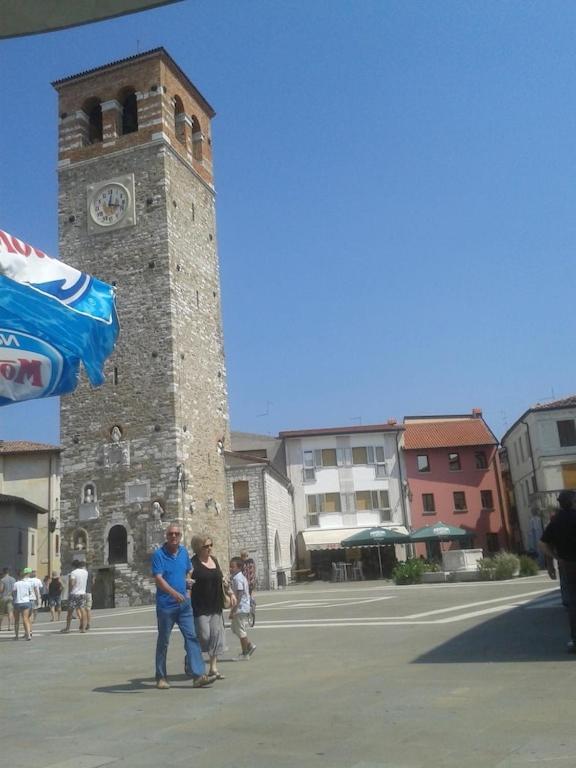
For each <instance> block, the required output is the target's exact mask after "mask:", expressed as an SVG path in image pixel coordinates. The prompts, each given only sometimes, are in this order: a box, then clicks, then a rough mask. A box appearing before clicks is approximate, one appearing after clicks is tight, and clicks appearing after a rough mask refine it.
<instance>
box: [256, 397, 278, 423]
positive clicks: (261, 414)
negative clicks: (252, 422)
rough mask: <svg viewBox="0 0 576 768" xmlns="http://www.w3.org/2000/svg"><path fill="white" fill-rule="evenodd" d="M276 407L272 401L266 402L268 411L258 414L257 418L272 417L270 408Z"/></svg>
mask: <svg viewBox="0 0 576 768" xmlns="http://www.w3.org/2000/svg"><path fill="white" fill-rule="evenodd" d="M271 405H274V403H273V402H272V401H271V400H266V410H265V411H264V413H257V414H256V418H257V419H259V418H260V417H261V416H270V406H271Z"/></svg>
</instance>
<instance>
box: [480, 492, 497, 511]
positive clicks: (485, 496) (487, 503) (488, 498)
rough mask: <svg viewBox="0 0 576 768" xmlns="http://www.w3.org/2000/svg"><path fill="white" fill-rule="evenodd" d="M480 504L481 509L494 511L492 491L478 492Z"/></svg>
mask: <svg viewBox="0 0 576 768" xmlns="http://www.w3.org/2000/svg"><path fill="white" fill-rule="evenodd" d="M480 503H481V505H482V509H494V498H493V496H492V491H480Z"/></svg>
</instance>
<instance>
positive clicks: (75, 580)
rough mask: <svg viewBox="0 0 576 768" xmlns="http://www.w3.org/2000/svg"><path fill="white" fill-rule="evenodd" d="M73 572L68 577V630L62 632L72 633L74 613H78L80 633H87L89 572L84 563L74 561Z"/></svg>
mask: <svg viewBox="0 0 576 768" xmlns="http://www.w3.org/2000/svg"><path fill="white" fill-rule="evenodd" d="M72 567H73V569H74V570H73V571H71V573H70V575H69V576H68V613H67V614H66V628H65V629H61V630H60V631H61V632H62V633H63V634H65V633H66V632H70V624H71V623H72V616H73V615H74V611H77V612H78V619H79V621H80V626H79V630H80V632H86V624H87V616H86V584H87V583H88V571H87V570H86V567H85V565H84V563H82V562H80V560H74V561H73V563H72Z"/></svg>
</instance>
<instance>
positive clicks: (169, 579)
mask: <svg viewBox="0 0 576 768" xmlns="http://www.w3.org/2000/svg"><path fill="white" fill-rule="evenodd" d="M181 538H182V531H181V530H180V526H179V525H177V524H176V523H171V524H170V525H169V526H168V528H167V529H166V542H165V543H164V544H163V545H162V546H161V547H160V548H159V549H157V550H156V551H155V552H154V555H153V556H152V574H153V576H154V579H155V581H156V618H157V620H158V640H157V642H156V687H157V688H160V689H166V688H170V683H169V682H168V680H167V679H166V654H167V653H168V644H169V642H170V633H171V632H172V628H173V626H174V624H178V627H179V629H180V632H181V633H182V636H183V637H184V648H185V650H186V656H187V659H188V666H189V668H190V669H191V672H192V677H193V678H194V683H193V686H194V688H202V687H204V686H205V685H210V684H211V683H213V682H214V679H213V678H211V677H209V676H208V675H206V674H205V667H204V659H203V658H202V651H201V650H200V643H199V642H198V638H197V637H196V630H195V628H194V616H193V613H192V606H191V604H190V595H189V594H188V592H187V579H188V577H189V575H190V571H191V570H192V564H191V562H190V555H189V554H188V552H187V550H186V548H185V547H183V546H182V545H181V544H180V540H181Z"/></svg>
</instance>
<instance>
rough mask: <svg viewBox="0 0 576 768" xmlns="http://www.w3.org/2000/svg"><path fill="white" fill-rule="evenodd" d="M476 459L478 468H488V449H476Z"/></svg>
mask: <svg viewBox="0 0 576 768" xmlns="http://www.w3.org/2000/svg"><path fill="white" fill-rule="evenodd" d="M474 460H475V462H476V469H487V468H488V460H487V459H486V451H476V452H475V454H474Z"/></svg>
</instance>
